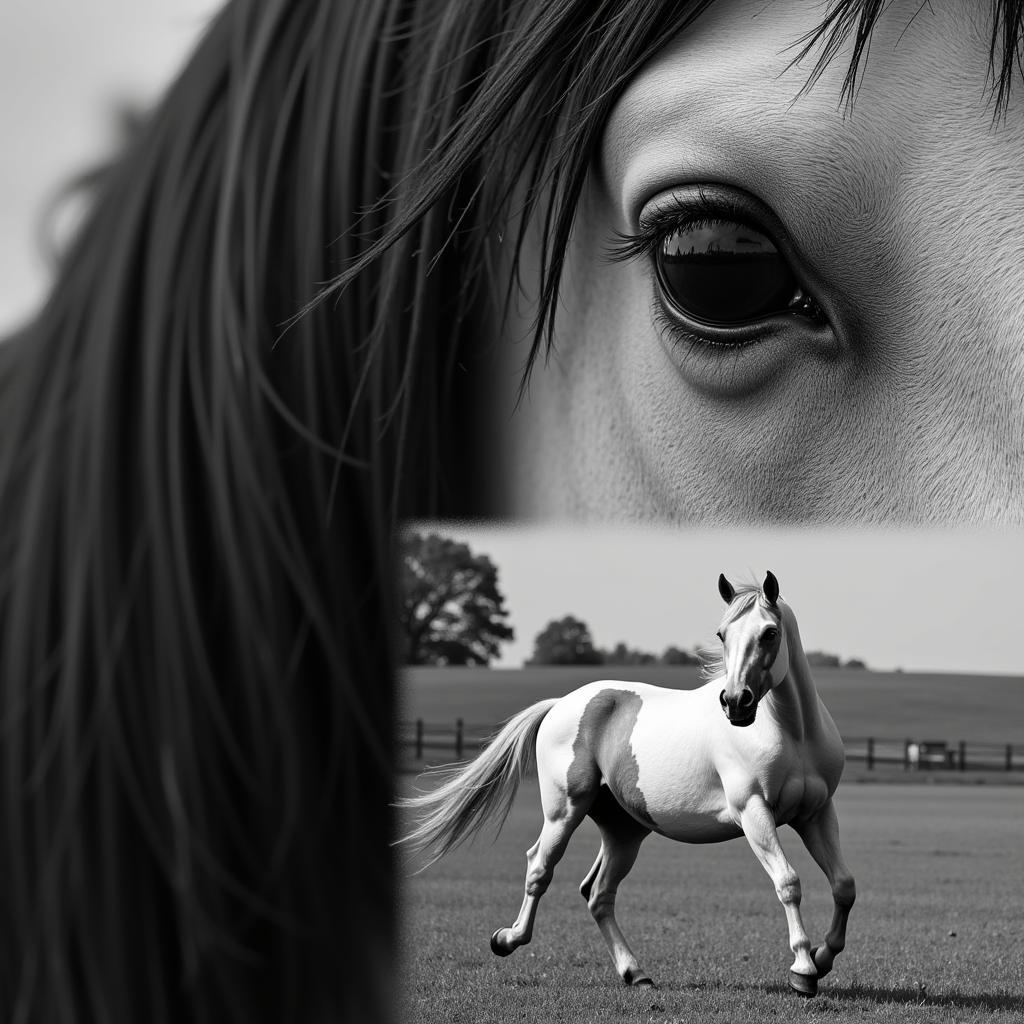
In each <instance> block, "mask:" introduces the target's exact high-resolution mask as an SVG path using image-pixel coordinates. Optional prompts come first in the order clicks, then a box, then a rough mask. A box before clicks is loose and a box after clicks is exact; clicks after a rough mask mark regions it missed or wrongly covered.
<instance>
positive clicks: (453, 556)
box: [401, 533, 515, 665]
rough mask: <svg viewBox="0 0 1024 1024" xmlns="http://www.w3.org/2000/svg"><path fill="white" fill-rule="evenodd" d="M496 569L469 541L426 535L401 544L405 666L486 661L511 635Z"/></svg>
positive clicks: (413, 536) (411, 534)
mask: <svg viewBox="0 0 1024 1024" xmlns="http://www.w3.org/2000/svg"><path fill="white" fill-rule="evenodd" d="M508 614H509V613H508V611H507V610H506V608H505V598H504V596H503V595H502V593H501V591H500V590H499V589H498V570H497V568H496V566H495V565H494V563H493V562H492V561H491V560H490V559H489V558H488V557H487V556H486V555H474V554H473V552H472V551H471V550H470V549H469V545H468V544H461V543H459V542H458V541H455V540H452V539H451V538H449V537H441V536H439V535H438V534H435V533H431V534H428V535H426V536H424V535H422V534H419V533H410V534H408V535H407V536H406V537H405V538H404V540H403V542H402V608H401V626H402V633H403V637H404V641H405V663H406V664H407V665H488V664H490V661H491V659H492V658H494V657H496V656H497V655H498V653H499V651H500V647H501V644H502V643H503V642H505V641H507V640H512V639H513V638H514V636H515V634H514V632H513V630H512V628H511V626H509V625H508V624H507V623H506V622H505V621H503V620H505V619H507V618H508Z"/></svg>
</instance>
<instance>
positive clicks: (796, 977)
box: [740, 796, 818, 996]
mask: <svg viewBox="0 0 1024 1024" xmlns="http://www.w3.org/2000/svg"><path fill="white" fill-rule="evenodd" d="M740 825H741V826H742V828H743V834H744V835H745V836H746V837H747V842H749V843H750V847H751V849H752V850H753V851H754V854H755V855H756V856H757V859H758V860H759V861H760V862H761V866H762V867H763V868H764V869H765V871H767V872H768V875H769V877H770V878H771V880H772V882H773V883H774V884H775V893H776V895H777V896H778V897H779V902H780V903H781V904H782V906H783V907H784V908H785V911H786V921H787V923H788V924H789V948H790V949H791V950H792V951H793V955H794V956H795V960H794V961H793V966H792V967H791V968H790V969H789V984H790V987H791V988H793V989H794V990H795V991H797V992H799V993H800V994H801V995H806V996H813V995H814V994H815V993H816V992H817V991H818V977H817V975H818V969H817V968H816V967H815V966H814V961H813V960H812V959H811V943H810V940H809V939H808V938H807V932H806V931H805V930H804V923H803V919H802V918H801V917H800V895H801V893H800V877H799V876H798V875H797V873H796V871H794V870H793V866H792V864H790V863H789V861H788V860H787V859H786V854H785V852H784V851H783V849H782V844H781V843H780V842H779V834H778V832H777V831H776V828H775V817H774V815H773V814H772V812H771V810H770V809H769V807H768V804H767V803H766V802H765V800H764V798H763V797H760V796H752V797H750V798H749V799H748V800H747V803H746V806H745V807H744V808H743V809H742V811H741V812H740Z"/></svg>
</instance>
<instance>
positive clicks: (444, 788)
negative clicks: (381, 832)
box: [398, 697, 560, 866]
mask: <svg viewBox="0 0 1024 1024" xmlns="http://www.w3.org/2000/svg"><path fill="white" fill-rule="evenodd" d="M559 699H560V698H558V697H552V698H550V699H549V700H542V701H538V703H536V704H533V705H531V706H530V707H528V708H526V710H525V711H520V712H519V714H517V715H515V716H514V717H512V718H510V719H509V720H508V721H507V722H506V723H505V725H504V726H502V728H501V729H500V730H499V732H498V733H497V735H496V736H495V737H494V738H493V739H492V740H491V742H490V743H489V744H488V745H487V747H486V748H485V749H484V750H483V751H482V752H481V753H480V755H479V756H478V757H476V758H475V759H474V760H472V761H468V762H465V763H463V764H456V765H446V766H443V767H441V768H435V769H431V770H430V771H428V772H427V775H429V776H431V777H433V778H438V777H440V778H445V779H446V780H447V781H445V782H443V783H442V784H441V785H440V786H438V787H437V788H436V789H432V790H430V791H429V792H426V793H420V794H418V795H416V796H411V797H406V798H405V799H402V800H399V801H398V807H400V808H402V809H405V810H410V811H412V812H413V813H414V814H415V815H416V819H415V825H414V827H413V829H412V831H410V832H409V833H408V834H407V835H405V836H403V837H402V838H401V839H399V842H400V843H408V844H409V845H410V846H411V847H412V848H413V849H414V850H415V851H416V852H417V853H422V852H424V851H427V850H433V855H432V856H431V858H430V860H429V861H427V864H428V865H429V864H433V862H434V861H435V860H438V859H439V858H441V857H443V856H444V855H445V854H446V853H449V852H450V851H451V850H454V849H455V848H456V847H457V846H459V845H461V844H462V843H464V842H465V841H466V840H467V839H469V838H470V837H471V836H473V835H475V834H476V833H477V832H479V831H480V829H481V828H482V827H483V825H484V823H485V822H486V821H487V820H488V819H490V818H493V817H497V818H498V829H497V830H498V831H501V826H502V825H504V824H505V819H506V818H507V817H508V813H509V810H510V809H511V807H512V799H513V798H514V797H515V795H516V790H517V789H518V788H519V783H520V782H522V781H523V777H524V776H525V775H526V770H527V768H528V767H529V764H530V762H531V761H532V760H533V756H534V753H535V751H536V749H537V732H538V730H539V729H540V723H541V722H542V721H543V719H544V716H545V715H546V714H547V713H548V712H549V711H550V710H551V709H552V708H553V707H554V706H555V704H557V703H558V701H559ZM425 866H426V865H425Z"/></svg>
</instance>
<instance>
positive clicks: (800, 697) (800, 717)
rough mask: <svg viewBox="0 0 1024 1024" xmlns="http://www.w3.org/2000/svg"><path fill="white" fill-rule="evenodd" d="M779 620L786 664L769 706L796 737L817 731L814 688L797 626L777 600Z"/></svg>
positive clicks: (769, 697)
mask: <svg viewBox="0 0 1024 1024" xmlns="http://www.w3.org/2000/svg"><path fill="white" fill-rule="evenodd" d="M778 606H779V610H780V611H781V613H782V623H783V627H784V628H785V631H786V645H787V647H788V650H789V658H788V660H789V665H788V666H787V671H786V676H785V678H784V679H783V680H782V682H781V683H779V684H778V686H776V687H775V688H774V689H773V690H772V691H771V693H770V694H769V696H768V700H769V701H770V704H769V707H771V708H772V711H773V712H774V717H775V718H776V720H777V721H778V722H779V724H780V725H781V726H782V727H783V728H785V729H787V730H788V731H789V732H791V733H792V734H793V735H794V736H795V737H796V738H797V739H803V738H804V736H806V735H807V734H808V733H812V732H814V731H816V730H817V728H818V726H819V724H820V722H821V714H820V711H819V705H818V691H817V689H816V688H815V686H814V679H813V678H812V677H811V666H810V665H809V664H808V662H807V655H806V654H804V645H803V643H802V642H801V640H800V628H799V626H797V623H796V616H795V615H794V614H793V610H792V609H791V608H790V607H789V605H787V604H786V603H785V602H783V601H779V603H778Z"/></svg>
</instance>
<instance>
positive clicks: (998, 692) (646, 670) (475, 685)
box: [402, 665, 1024, 748]
mask: <svg viewBox="0 0 1024 1024" xmlns="http://www.w3.org/2000/svg"><path fill="white" fill-rule="evenodd" d="M609 677H610V678H613V679H614V678H618V679H638V680H643V681H644V682H651V683H657V684H659V685H661V686H672V687H677V688H680V689H689V688H692V687H694V686H698V685H700V683H701V679H700V675H699V672H698V670H697V669H696V668H691V667H682V668H672V667H666V666H658V665H652V666H642V667H639V668H634V669H625V668H616V667H610V666H600V665H598V666H576V667H571V668H561V667H541V668H528V669H474V668H440V669H435V668H418V669H409V670H407V677H406V682H405V685H404V687H403V693H402V696H403V700H402V718H403V719H404V720H405V721H412V720H414V719H416V718H423V719H425V720H426V721H428V722H451V723H454V721H455V719H456V718H462V719H464V720H465V721H466V722H467V723H471V724H473V725H478V726H482V727H490V726H493V725H496V724H498V723H499V722H501V721H504V719H506V718H508V717H509V716H510V715H512V714H514V713H515V712H516V711H519V710H520V709H521V708H524V707H526V706H527V705H529V704H532V703H533V702H534V701H537V700H541V699H542V698H544V697H557V696H561V695H563V694H565V693H568V692H569V691H570V690H573V689H575V688H576V687H577V686H579V685H581V684H582V683H584V682H589V681H591V680H593V679H602V678H609ZM814 678H815V684H816V685H817V687H818V692H819V693H820V694H821V697H822V699H823V700H824V701H825V704H826V705H827V706H828V709H829V711H830V712H831V714H832V717H833V718H834V719H835V721H836V725H838V726H839V731H840V732H841V733H842V734H843V736H844V737H866V736H876V737H882V738H889V739H897V740H898V739H901V738H903V737H910V738H915V739H942V740H948V741H949V742H951V743H956V742H958V741H960V740H966V741H971V742H977V743H993V744H1006V743H1013V744H1020V745H1021V747H1022V748H1024V678H1020V677H1017V676H964V675H953V674H942V673H928V674H925V673H909V672H861V671H855V670H851V669H818V670H816V671H815V674H814Z"/></svg>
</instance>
